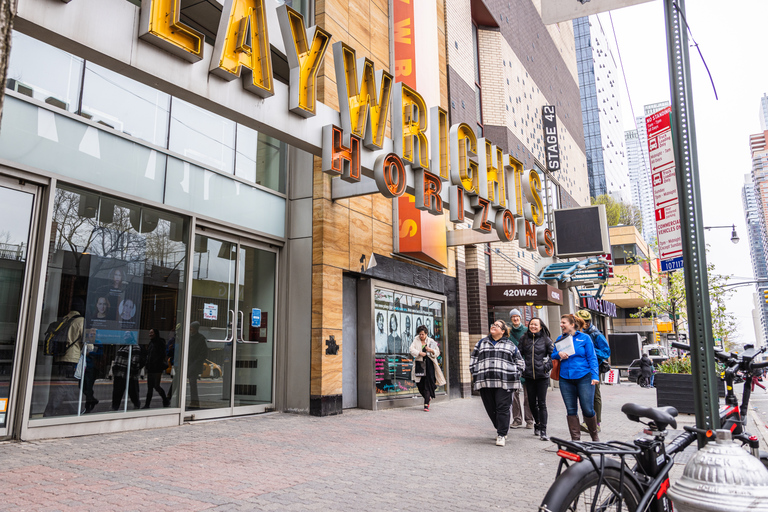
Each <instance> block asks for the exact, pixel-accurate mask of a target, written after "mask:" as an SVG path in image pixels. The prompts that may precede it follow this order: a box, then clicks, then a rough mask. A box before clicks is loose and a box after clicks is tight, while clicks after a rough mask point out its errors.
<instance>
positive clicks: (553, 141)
mask: <svg viewBox="0 0 768 512" xmlns="http://www.w3.org/2000/svg"><path fill="white" fill-rule="evenodd" d="M541 126H542V128H543V129H544V148H545V149H546V153H547V170H548V171H549V172H556V171H559V170H560V141H559V140H558V138H557V115H556V114H555V106H554V105H544V106H543V107H541Z"/></svg>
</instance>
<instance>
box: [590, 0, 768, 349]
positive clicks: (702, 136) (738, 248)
mask: <svg viewBox="0 0 768 512" xmlns="http://www.w3.org/2000/svg"><path fill="white" fill-rule="evenodd" d="M599 16H600V19H601V22H602V24H603V27H604V28H605V29H606V31H607V32H609V31H610V27H611V18H612V21H613V27H614V28H615V32H616V36H617V39H618V48H619V53H620V54H621V58H622V61H623V63H624V72H625V73H626V81H627V84H628V88H629V95H630V98H631V104H632V108H634V114H635V115H642V114H643V106H644V105H646V104H649V103H656V102H659V101H665V100H666V101H668V100H669V97H670V96H669V72H668V68H667V62H668V61H667V50H666V32H665V27H664V6H663V2H662V0H654V1H652V2H649V3H646V4H641V5H637V6H633V7H627V8H624V9H620V10H617V11H613V12H611V13H610V16H609V14H608V13H603V14H600V15H599ZM686 18H687V20H688V24H689V26H690V29H691V31H692V33H693V38H694V39H695V40H696V42H697V43H698V44H699V48H700V49H701V52H702V53H703V54H704V59H705V60H706V63H707V65H708V66H709V70H710V72H711V73H712V77H713V79H714V82H715V87H716V88H717V94H718V97H719V99H718V100H715V95H714V92H713V90H712V85H711V84H710V82H709V78H708V76H707V73H706V70H705V68H704V66H703V64H702V62H701V58H700V57H699V55H698V52H696V49H695V48H689V54H690V56H691V63H692V65H691V73H692V79H693V82H692V83H693V95H694V97H693V106H694V115H695V121H696V125H695V126H696V136H697V142H698V144H697V146H698V157H699V170H700V183H701V191H702V200H703V203H702V204H703V206H704V224H705V225H706V226H713V225H731V224H736V231H737V233H738V234H739V236H740V237H741V241H740V242H739V243H738V244H737V245H733V244H732V243H731V242H730V236H731V232H730V230H726V229H718V230H711V231H707V232H705V233H706V241H707V243H708V244H709V246H710V252H709V256H708V261H710V262H712V263H714V264H715V266H716V269H717V272H718V273H722V274H731V275H734V276H735V279H734V280H747V279H752V264H751V262H750V257H749V244H748V242H747V232H746V228H745V221H744V210H743V208H742V203H741V187H742V185H743V180H744V174H745V173H749V172H750V169H751V156H750V153H749V136H750V135H751V134H755V133H759V132H760V121H759V117H758V110H759V105H760V97H761V96H762V95H763V94H764V93H766V92H768V57H767V55H766V47H767V46H768V45H767V44H766V43H768V38H767V37H766V32H768V30H767V29H768V2H767V1H766V0H742V1H739V2H723V1H722V0H696V1H689V2H687V5H686ZM609 33H610V32H609ZM691 44H693V42H692V41H691ZM623 111H624V126H625V130H629V129H632V128H634V124H633V120H632V119H633V117H632V109H631V108H630V102H629V101H627V99H626V91H625V96H624V102H623ZM753 292H754V288H751V287H750V288H743V289H742V290H741V291H738V292H736V293H734V295H733V296H732V298H731V300H730V302H729V304H728V307H729V310H730V311H731V312H732V313H734V314H735V315H736V317H737V319H738V321H739V323H740V327H739V333H738V334H739V341H740V342H750V341H754V339H755V334H754V329H753V327H752V316H751V311H752V307H753V306H752V293H753Z"/></svg>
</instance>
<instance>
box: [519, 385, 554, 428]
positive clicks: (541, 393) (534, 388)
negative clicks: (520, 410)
mask: <svg viewBox="0 0 768 512" xmlns="http://www.w3.org/2000/svg"><path fill="white" fill-rule="evenodd" d="M548 387H549V378H546V379H528V378H526V379H525V388H526V391H527V392H528V402H529V403H530V404H531V414H533V420H534V422H535V424H536V425H538V427H539V428H540V429H543V430H546V429H547V417H548V414H547V388H548Z"/></svg>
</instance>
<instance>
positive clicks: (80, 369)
mask: <svg viewBox="0 0 768 512" xmlns="http://www.w3.org/2000/svg"><path fill="white" fill-rule="evenodd" d="M84 373H85V350H83V351H82V352H80V359H78V360H77V366H76V367H75V378H76V379H77V380H80V379H82V378H83V374H84Z"/></svg>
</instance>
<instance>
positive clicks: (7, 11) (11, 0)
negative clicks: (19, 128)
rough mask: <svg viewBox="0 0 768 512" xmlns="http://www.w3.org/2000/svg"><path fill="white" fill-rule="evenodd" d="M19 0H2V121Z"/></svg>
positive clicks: (0, 23)
mask: <svg viewBox="0 0 768 512" xmlns="http://www.w3.org/2000/svg"><path fill="white" fill-rule="evenodd" d="M17 1H18V0H0V121H1V120H2V118H3V100H4V99H5V79H6V77H7V75H8V61H9V60H10V58H11V34H12V33H13V18H14V17H15V16H16V2H17Z"/></svg>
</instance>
